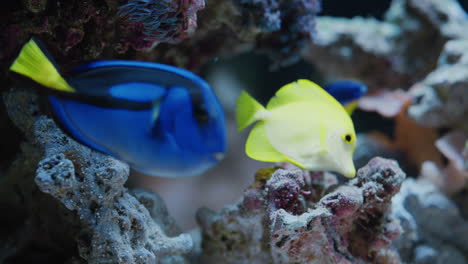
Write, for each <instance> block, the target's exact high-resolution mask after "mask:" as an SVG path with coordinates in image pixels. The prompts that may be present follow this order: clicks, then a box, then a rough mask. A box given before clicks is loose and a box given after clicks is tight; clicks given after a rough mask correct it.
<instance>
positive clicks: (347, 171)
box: [339, 160, 356, 178]
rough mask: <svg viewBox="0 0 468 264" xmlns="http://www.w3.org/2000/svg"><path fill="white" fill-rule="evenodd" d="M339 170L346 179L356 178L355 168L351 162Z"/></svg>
mask: <svg viewBox="0 0 468 264" xmlns="http://www.w3.org/2000/svg"><path fill="white" fill-rule="evenodd" d="M343 165H344V166H342V167H341V168H340V171H339V172H340V173H341V174H343V175H344V176H345V177H346V178H354V177H355V176H356V168H355V167H354V163H353V161H352V160H351V161H350V162H348V163H347V164H343Z"/></svg>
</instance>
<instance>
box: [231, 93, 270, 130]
mask: <svg viewBox="0 0 468 264" xmlns="http://www.w3.org/2000/svg"><path fill="white" fill-rule="evenodd" d="M261 112H266V109H265V108H264V107H263V106H262V105H261V104H260V103H259V102H257V101H256V100H255V99H253V98H252V96H250V95H249V94H248V93H247V92H246V91H242V92H241V95H240V96H239V98H237V104H236V120H237V129H238V130H239V131H242V130H243V129H244V128H246V127H248V126H249V125H250V124H252V123H253V122H255V121H257V120H259V119H260V118H259V113H261Z"/></svg>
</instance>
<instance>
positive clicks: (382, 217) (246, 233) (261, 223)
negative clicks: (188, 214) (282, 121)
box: [198, 158, 405, 263]
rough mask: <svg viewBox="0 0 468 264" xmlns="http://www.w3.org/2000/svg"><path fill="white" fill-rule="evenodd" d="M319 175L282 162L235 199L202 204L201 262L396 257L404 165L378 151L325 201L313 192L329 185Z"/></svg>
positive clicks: (394, 259) (347, 260) (390, 260)
mask: <svg viewBox="0 0 468 264" xmlns="http://www.w3.org/2000/svg"><path fill="white" fill-rule="evenodd" d="M314 177H318V175H310V174H309V173H307V172H304V171H301V170H297V169H295V170H283V169H278V170H276V171H275V172H274V173H273V174H272V175H271V177H270V179H269V180H268V181H267V182H266V183H265V184H254V185H252V186H251V187H250V188H249V189H248V190H247V191H246V192H245V195H244V198H243V200H242V201H241V202H240V203H238V204H237V205H235V206H228V207H226V208H225V209H223V210H222V211H221V212H220V213H214V212H211V211H209V210H208V209H203V210H200V211H199V214H198V220H199V222H200V224H201V227H202V233H203V253H202V254H203V256H202V260H203V263H240V262H239V260H242V261H241V262H242V263H398V253H397V252H396V251H394V250H393V249H392V248H391V246H390V244H391V242H392V241H393V240H395V239H397V238H398V236H399V235H400V232H401V228H400V225H399V224H398V222H397V221H395V219H394V218H393V217H392V216H390V214H389V213H390V211H391V210H390V208H391V198H392V197H393V196H394V195H395V194H396V193H397V192H398V191H399V189H400V186H401V184H402V182H403V180H404V179H405V174H404V173H403V171H402V170H401V169H400V168H399V167H398V164H397V163H396V162H395V161H392V160H387V159H383V158H374V159H372V160H371V161H370V162H369V163H368V165H367V166H365V167H364V168H361V169H360V170H359V171H358V175H357V177H356V179H354V180H352V181H350V182H349V183H348V184H346V185H343V186H340V187H338V188H337V189H336V190H335V191H333V192H331V193H328V194H327V195H324V196H323V197H321V198H320V199H319V200H315V199H314V195H310V194H313V193H314V192H315V193H319V192H318V191H317V190H316V189H317V188H318V189H323V190H326V189H328V188H327V185H326V183H325V181H322V183H323V186H321V187H320V186H319V187H316V185H317V184H318V183H319V182H320V181H318V180H317V179H314ZM322 177H323V175H322ZM257 178H258V177H257Z"/></svg>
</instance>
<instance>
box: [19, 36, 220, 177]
mask: <svg viewBox="0 0 468 264" xmlns="http://www.w3.org/2000/svg"><path fill="white" fill-rule="evenodd" d="M10 69H11V70H12V71H15V72H17V73H19V74H22V75H24V76H27V77H29V78H30V79H32V80H34V81H36V82H37V83H39V84H41V85H42V87H44V88H45V91H46V92H47V94H48V98H49V102H50V106H51V109H52V113H53V116H54V118H55V120H56V122H57V123H58V124H59V126H60V127H61V128H62V129H63V130H64V131H65V132H66V133H67V134H68V135H70V136H71V137H73V138H74V139H76V140H77V141H79V142H81V143H82V144H84V145H86V146H88V147H90V148H92V149H95V150H97V151H100V152H103V153H106V154H108V155H111V156H114V157H116V158H118V159H120V160H122V161H124V162H127V163H128V164H129V165H130V166H131V167H132V168H134V169H135V170H137V171H140V172H143V173H145V174H149V175H152V176H162V177H183V176H194V175H198V174H201V173H203V172H205V171H206V170H207V169H209V168H211V167H213V166H214V165H215V164H217V163H218V162H219V160H220V159H221V158H222V156H223V154H224V153H225V151H226V128H225V119H224V112H223V109H222V108H221V105H220V104H219V102H218V100H217V98H216V96H215V94H214V92H213V90H212V89H211V88H210V87H209V85H208V84H207V83H206V82H205V81H204V80H203V79H201V78H200V77H198V76H197V75H195V74H193V73H191V72H189V71H187V70H183V69H180V68H177V67H173V66H169V65H163V64H157V63H151V62H138V61H119V60H110V61H97V62H92V63H88V64H85V65H82V66H80V67H77V68H75V69H73V70H72V71H71V72H70V73H69V74H67V75H66V77H65V76H62V74H61V73H60V72H59V71H58V69H57V66H56V65H55V63H54V62H53V59H52V58H51V56H50V55H49V53H48V52H47V51H46V50H45V49H44V47H43V46H42V45H41V44H40V42H39V41H37V40H35V39H31V40H30V41H29V42H28V43H27V44H25V45H24V47H23V49H22V50H21V52H20V54H19V56H18V57H17V59H16V60H15V61H14V63H13V64H12V66H11V67H10Z"/></svg>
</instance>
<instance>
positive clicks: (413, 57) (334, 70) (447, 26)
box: [305, 0, 468, 89]
mask: <svg viewBox="0 0 468 264" xmlns="http://www.w3.org/2000/svg"><path fill="white" fill-rule="evenodd" d="M385 17H386V18H385V20H384V21H379V20H376V19H372V18H361V17H356V18H353V19H344V18H331V17H321V18H319V19H318V20H317V37H316V41H315V43H314V44H312V45H311V47H310V50H309V52H307V53H306V54H305V57H306V58H307V59H308V60H310V61H311V62H313V63H315V64H316V65H317V67H318V68H319V69H320V70H321V71H322V72H323V73H324V74H326V75H328V76H333V77H334V78H353V79H359V80H361V81H363V82H364V83H366V84H367V85H368V87H369V88H370V89H376V88H379V89H380V88H388V89H395V88H409V87H410V86H411V85H412V84H413V83H415V82H416V81H419V80H421V79H423V78H424V77H425V76H426V75H427V74H428V73H430V72H431V71H432V70H434V68H435V67H436V64H437V60H438V58H439V55H440V53H441V51H442V48H443V46H444V44H445V43H446V42H447V40H449V39H456V38H462V37H464V35H465V33H464V29H463V28H466V26H467V24H468V21H467V20H466V14H465V12H464V11H463V9H462V8H461V7H460V5H459V4H458V2H457V1H455V0H449V1H444V2H443V4H442V2H441V1H438V0H429V1H418V0H394V1H392V4H391V6H390V9H389V10H388V12H387V14H386V16H385ZM427 43H431V45H427Z"/></svg>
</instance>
